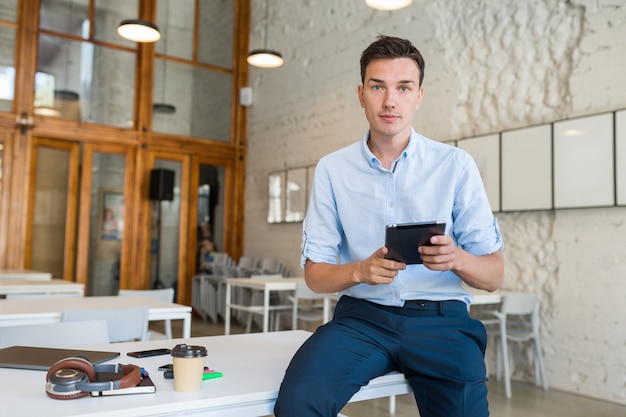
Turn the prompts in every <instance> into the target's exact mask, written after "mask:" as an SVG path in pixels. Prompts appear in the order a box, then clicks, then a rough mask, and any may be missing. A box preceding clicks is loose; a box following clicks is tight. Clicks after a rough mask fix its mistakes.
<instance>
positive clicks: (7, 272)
mask: <svg viewBox="0 0 626 417" xmlns="http://www.w3.org/2000/svg"><path fill="white" fill-rule="evenodd" d="M4 279H29V280H30V279H32V280H36V281H46V280H51V279H52V274H51V273H49V272H41V271H33V270H30V269H0V280H4Z"/></svg>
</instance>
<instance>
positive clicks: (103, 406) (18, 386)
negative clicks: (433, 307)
mask: <svg viewBox="0 0 626 417" xmlns="http://www.w3.org/2000/svg"><path fill="white" fill-rule="evenodd" d="M309 335H310V333H309V332H305V331H302V330H296V331H284V332H271V333H251V334H242V335H231V336H211V337H201V338H192V339H187V340H183V339H178V340H176V339H174V340H167V341H163V340H152V341H146V342H131V343H115V344H109V345H98V346H89V347H86V348H88V349H97V350H114V351H119V352H121V353H122V356H121V357H119V358H117V359H114V360H112V361H109V363H132V364H135V365H138V366H141V367H143V368H144V369H146V370H147V371H148V372H149V373H150V376H151V378H152V380H153V381H154V384H155V386H156V393H154V394H137V395H122V396H116V397H112V396H111V397H98V398H81V399H78V400H69V401H59V400H53V399H50V398H48V397H47V396H46V394H45V390H44V386H45V372H43V371H26V370H19V369H9V368H0V380H2V381H4V382H3V383H2V387H3V395H2V398H3V400H2V410H3V413H6V414H7V415H24V416H35V415H41V414H42V413H43V414H45V415H46V417H79V416H90V417H105V416H111V417H130V416H134V417H136V416H180V415H184V416H207V417H210V416H215V417H218V416H219V417H252V416H266V415H270V414H272V413H273V408H274V403H275V401H276V397H277V396H278V389H279V387H280V383H281V381H282V379H283V376H284V374H285V369H286V368H287V365H288V364H289V361H290V360H291V358H292V356H293V355H294V353H295V352H296V350H297V349H298V348H299V347H300V345H301V344H302V343H303V342H304V341H305V340H306V339H307V338H308V337H309ZM183 342H184V343H187V344H191V345H201V346H205V347H206V348H207V350H208V356H207V358H206V360H205V365H207V366H209V367H210V368H212V369H215V370H217V371H220V372H222V373H223V374H224V376H223V377H222V378H218V379H210V380H206V381H203V382H202V389H201V390H200V391H198V392H191V393H180V392H176V391H174V386H173V380H171V379H169V380H168V379H164V378H163V376H162V374H161V372H159V371H158V370H157V368H158V367H159V366H160V365H163V364H166V363H171V360H172V359H171V357H170V356H156V357H151V358H144V359H135V358H130V357H128V356H126V352H130V351H135V350H143V349H150V348H158V347H173V346H174V345H176V344H177V343H183ZM8 381H10V383H9V382H8ZM408 392H410V388H409V387H408V384H407V383H406V382H405V380H404V376H403V375H402V374H399V373H393V374H388V375H385V376H382V377H379V378H376V379H373V380H372V381H371V382H370V383H369V385H367V386H365V387H363V388H362V389H361V390H360V391H359V392H358V393H356V394H355V395H354V396H353V397H352V399H351V400H350V401H361V400H367V399H372V398H380V397H387V396H389V395H398V394H405V393H408Z"/></svg>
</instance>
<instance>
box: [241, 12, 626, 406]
mask: <svg viewBox="0 0 626 417" xmlns="http://www.w3.org/2000/svg"><path fill="white" fill-rule="evenodd" d="M264 7H265V2H264V1H261V0H252V9H253V14H252V16H253V17H252V33H251V40H250V42H251V44H250V46H251V48H252V49H254V48H258V47H262V46H264V45H263V39H264V38H263V35H264V30H265V28H264V22H263V16H264V14H265V13H264ZM269 21H270V26H269V31H268V34H267V35H268V36H267V42H268V45H267V46H268V47H270V48H276V49H278V50H280V51H281V52H282V53H283V56H284V57H285V59H286V63H285V65H284V66H283V67H281V68H278V69H274V70H261V69H256V68H251V69H250V85H251V86H252V87H253V88H254V104H253V106H252V107H250V113H249V145H250V146H249V152H250V153H249V159H248V172H247V183H246V187H247V190H246V216H245V218H246V225H245V226H246V229H245V230H246V238H245V254H246V255H250V256H256V257H266V256H268V257H279V258H280V259H282V260H283V262H284V263H286V264H287V266H288V267H289V269H290V270H291V271H292V274H293V275H301V274H302V271H301V270H300V268H299V255H300V240H301V224H278V225H268V224H267V222H266V216H267V175H268V174H269V172H271V171H275V170H279V169H284V168H292V167H299V166H304V165H310V164H314V163H315V162H316V161H317V159H318V158H319V157H320V156H322V155H324V154H326V153H329V152H331V151H333V150H335V149H337V148H339V147H342V146H345V145H347V144H350V143H352V142H354V141H357V140H359V139H360V138H361V137H362V135H363V134H364V133H365V129H367V125H366V123H365V118H364V116H363V114H362V111H361V109H360V107H359V104H358V101H357V97H356V88H357V85H358V84H359V82H360V79H359V67H358V60H359V56H360V53H361V51H362V50H363V49H364V48H365V47H366V46H367V45H368V44H369V43H370V42H372V41H373V40H374V39H375V37H376V35H377V34H378V33H383V34H388V35H394V36H402V37H408V38H410V39H411V40H412V41H413V42H414V43H415V45H416V46H417V47H418V48H419V49H420V50H421V52H422V53H423V54H424V56H425V59H426V70H425V80H424V82H425V84H424V86H425V97H424V102H423V105H422V108H421V110H420V111H419V112H418V115H417V118H416V121H415V123H414V126H415V128H416V129H417V130H418V131H419V132H421V133H422V134H424V135H426V136H428V137H431V138H432V139H436V140H441V141H447V140H451V139H456V138H461V137H468V136H476V135H480V134H485V133H491V132H499V131H502V130H507V129H512V128H516V127H521V126H530V125H536V124H539V123H544V122H551V121H557V120H562V119H566V118H570V117H575V116H581V115H587V114H595V113H600V112H605V111H611V110H617V109H622V108H626V85H625V84H624V75H625V74H626V2H625V1H623V0H571V1H558V0H535V1H518V0H500V1H489V0H480V1H478V0H477V1H472V2H466V1H462V0H431V1H427V0H414V2H413V4H412V5H411V6H409V7H408V8H406V9H403V10H400V11H396V12H381V11H374V10H371V9H368V8H367V7H366V6H365V4H364V2H363V1H362V0H344V1H339V2H335V1H324V0H301V1H296V0H292V1H281V2H271V3H270V15H269ZM497 217H498V221H499V224H500V227H501V229H502V233H503V236H504V240H505V245H506V247H505V253H504V256H505V262H506V281H505V283H504V286H503V288H504V289H509V290H524V291H537V292H539V293H540V294H541V298H542V303H543V304H542V327H541V331H542V337H543V343H544V351H545V362H546V367H547V373H548V382H549V384H550V387H551V388H554V389H559V390H563V391H569V392H575V393H580V394H582V395H586V396H591V397H596V398H600V399H605V400H608V401H612V402H618V403H623V404H626V223H625V221H624V220H625V219H626V208H624V207H615V208H597V209H584V210H583V209H581V210H559V211H540V212H520V213H508V214H498V215H497ZM531 376H532V373H531V372H530V367H529V366H528V364H525V363H519V364H518V367H517V370H516V373H515V374H514V377H515V378H517V379H522V380H528V381H530V380H531Z"/></svg>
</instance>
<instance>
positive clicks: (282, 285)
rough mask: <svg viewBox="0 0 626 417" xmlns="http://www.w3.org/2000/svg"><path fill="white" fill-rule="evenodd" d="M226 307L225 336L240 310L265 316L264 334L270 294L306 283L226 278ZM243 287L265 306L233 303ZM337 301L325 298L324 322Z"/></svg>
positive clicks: (486, 299) (495, 300) (494, 296)
mask: <svg viewBox="0 0 626 417" xmlns="http://www.w3.org/2000/svg"><path fill="white" fill-rule="evenodd" d="M225 281H226V296H225V299H226V306H225V315H224V334H226V335H229V334H230V320H231V310H240V311H247V312H250V313H252V312H254V313H257V314H262V315H263V332H267V331H268V330H269V312H270V309H271V306H270V292H271V291H294V290H295V289H296V285H297V284H298V282H302V281H304V278H303V277H297V278H276V277H272V278H226V280H225ZM233 287H241V288H249V289H254V290H260V291H263V305H262V306H248V305H241V304H235V303H233V301H232V288H233ZM466 289H467V290H468V291H470V292H471V293H472V295H473V296H474V302H473V303H472V304H473V305H478V304H499V303H500V302H502V294H503V293H502V292H499V291H495V292H487V291H481V290H476V289H474V288H469V287H466ZM336 299H337V294H335V293H333V294H328V295H327V296H326V297H324V313H323V316H324V318H323V322H324V323H327V322H328V321H329V320H330V311H331V302H332V301H333V300H336Z"/></svg>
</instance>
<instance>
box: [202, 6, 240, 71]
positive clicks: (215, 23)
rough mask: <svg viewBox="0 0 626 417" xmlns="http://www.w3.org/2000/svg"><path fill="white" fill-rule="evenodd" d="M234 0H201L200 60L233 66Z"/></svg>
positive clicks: (228, 66) (223, 65)
mask: <svg viewBox="0 0 626 417" xmlns="http://www.w3.org/2000/svg"><path fill="white" fill-rule="evenodd" d="M234 22H235V2H234V0H223V1H215V0H201V2H200V27H199V28H198V32H199V33H198V61H200V62H203V63H206V64H212V65H217V66H221V67H224V68H232V67H233V37H234Z"/></svg>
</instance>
